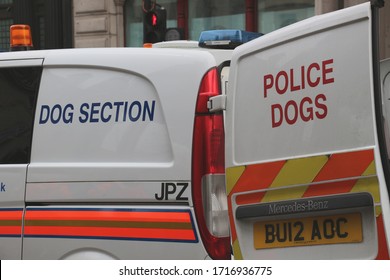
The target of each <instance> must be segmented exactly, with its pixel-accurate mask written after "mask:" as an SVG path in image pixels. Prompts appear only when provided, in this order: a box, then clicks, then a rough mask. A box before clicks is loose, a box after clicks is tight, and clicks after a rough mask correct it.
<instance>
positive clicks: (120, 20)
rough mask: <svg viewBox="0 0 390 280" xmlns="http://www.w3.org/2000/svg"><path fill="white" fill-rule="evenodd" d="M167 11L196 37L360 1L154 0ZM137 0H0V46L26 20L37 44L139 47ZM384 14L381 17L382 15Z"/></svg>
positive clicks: (384, 35)
mask: <svg viewBox="0 0 390 280" xmlns="http://www.w3.org/2000/svg"><path fill="white" fill-rule="evenodd" d="M156 2H157V4H159V5H161V6H163V7H164V8H165V9H166V11H167V28H179V29H180V31H182V36H183V39H189V40H197V39H198V37H199V34H200V32H201V31H202V30H206V29H224V28H232V29H243V30H248V31H258V32H262V33H269V32H271V31H273V30H275V29H278V28H281V27H283V26H285V25H288V24H291V23H293V22H296V21H299V20H302V19H305V18H308V17H311V16H314V15H317V14H323V13H327V12H331V11H334V10H338V9H342V8H345V7H349V6H353V5H356V4H360V3H363V2H366V1H364V0H228V1H221V0H156ZM387 2H388V3H386V1H385V8H383V9H381V14H382V17H381V30H380V38H381V42H380V51H381V54H380V55H381V58H387V57H390V1H387ZM142 7H143V1H142V0H0V48H2V49H6V48H8V44H9V39H8V36H9V26H10V25H11V24H14V23H26V24H30V25H31V27H32V30H33V38H34V46H35V48H37V49H52V48H70V47H76V48H81V47H117V46H118V47H122V46H127V47H139V46H142V43H143V24H142V15H143V10H142ZM385 14H386V15H387V16H386V17H385V16H384V15H385Z"/></svg>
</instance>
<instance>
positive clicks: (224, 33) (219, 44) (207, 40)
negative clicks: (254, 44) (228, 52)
mask: <svg viewBox="0 0 390 280" xmlns="http://www.w3.org/2000/svg"><path fill="white" fill-rule="evenodd" d="M261 35H263V34H261V33H256V32H248V31H242V30H236V29H223V30H208V31H203V32H202V33H201V34H200V38H199V47H202V48H214V49H234V48H235V47H237V46H239V45H242V44H244V43H246V42H249V41H251V40H253V39H256V38H258V37H260V36H261Z"/></svg>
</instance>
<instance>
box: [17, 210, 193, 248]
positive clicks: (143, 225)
mask: <svg viewBox="0 0 390 280" xmlns="http://www.w3.org/2000/svg"><path fill="white" fill-rule="evenodd" d="M25 220H26V223H25V230H24V233H25V235H27V236H29V237H33V236H34V235H35V236H51V237H55V236H62V237H64V236H65V237H66V236H69V237H86V238H88V237H91V238H94V237H97V238H99V237H104V238H135V239H137V238H139V239H149V238H150V239H167V240H171V239H176V240H188V241H195V240H196V235H195V232H194V229H193V225H192V220H191V215H190V213H189V212H184V211H183V212H180V211H179V212H175V211H172V212H168V211H167V212H159V211H156V212H148V211H144V212H142V211H121V210H120V209H118V210H115V211H112V210H107V211H106V210H104V209H102V210H101V211H99V210H95V209H94V210H88V209H86V210H75V211H73V210H57V209H48V210H36V209H27V211H26V219H25Z"/></svg>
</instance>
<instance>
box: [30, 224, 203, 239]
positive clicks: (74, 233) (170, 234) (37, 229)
mask: <svg viewBox="0 0 390 280" xmlns="http://www.w3.org/2000/svg"><path fill="white" fill-rule="evenodd" d="M24 233H25V234H26V235H40V236H42V235H43V236H45V235H54V236H69V237H78V236H79V237H106V238H153V239H177V240H195V235H194V232H193V231H192V230H185V229H184V230H183V229H155V228H153V229H144V228H104V227H62V226H53V227H50V226H26V228H25V232H24Z"/></svg>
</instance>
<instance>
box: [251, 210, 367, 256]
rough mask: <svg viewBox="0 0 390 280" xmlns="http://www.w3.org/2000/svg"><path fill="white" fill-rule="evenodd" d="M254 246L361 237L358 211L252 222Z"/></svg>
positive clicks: (353, 240) (357, 239) (354, 240)
mask: <svg viewBox="0 0 390 280" xmlns="http://www.w3.org/2000/svg"><path fill="white" fill-rule="evenodd" d="M253 236H254V247H255V249H266V248H281V247H295V246H309V245H323V244H338V243H359V242H362V241H363V233H362V219H361V215H360V213H350V214H342V215H332V216H322V217H306V218H298V219H286V220H279V221H262V222H256V223H255V224H254V232H253Z"/></svg>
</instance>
